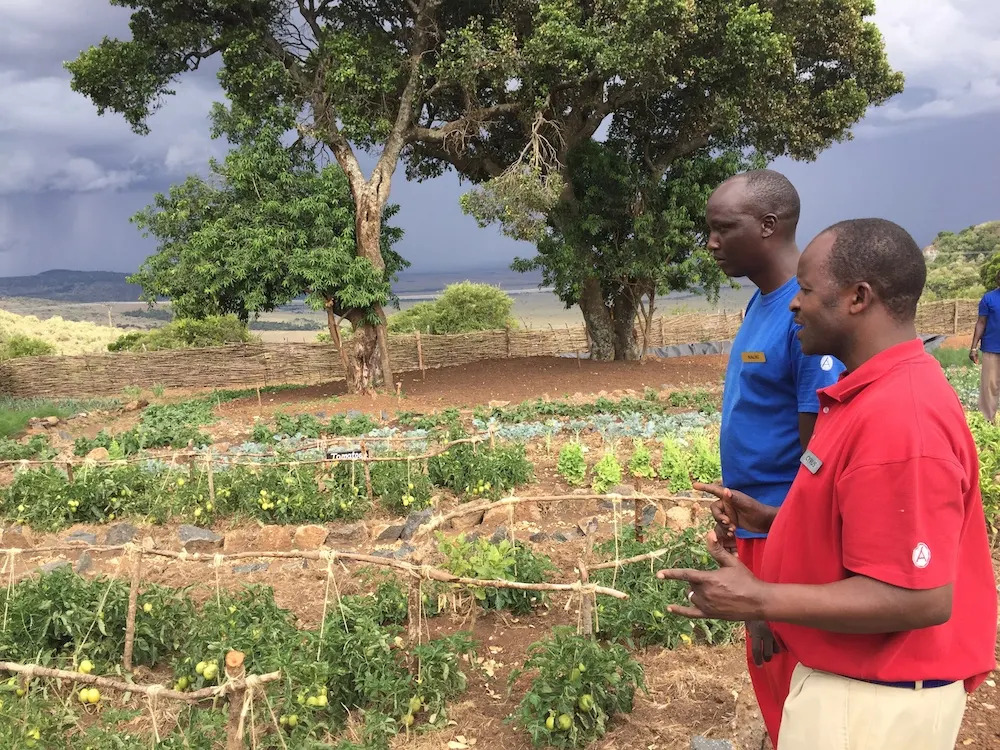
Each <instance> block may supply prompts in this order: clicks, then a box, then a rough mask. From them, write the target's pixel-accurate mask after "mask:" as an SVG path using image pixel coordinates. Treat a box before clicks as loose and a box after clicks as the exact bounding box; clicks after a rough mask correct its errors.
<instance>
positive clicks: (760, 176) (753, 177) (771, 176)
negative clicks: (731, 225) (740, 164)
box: [732, 169, 802, 227]
mask: <svg viewBox="0 0 1000 750" xmlns="http://www.w3.org/2000/svg"><path fill="white" fill-rule="evenodd" d="M732 179H733V180H734V181H739V182H742V183H743V186H744V199H745V201H746V210H748V211H752V212H753V213H754V215H755V216H757V217H761V216H765V215H766V214H774V215H775V216H777V217H778V219H779V220H780V221H781V222H783V223H784V222H787V223H788V224H790V225H791V226H792V227H795V226H796V225H797V224H798V223H799V214H800V212H801V210H802V204H801V202H800V201H799V191H798V190H796V189H795V186H794V185H792V183H791V182H790V181H789V180H788V178H787V177H785V175H783V174H781V173H780V172H775V171H774V170H772V169H755V170H752V171H750V172H743V173H741V174H738V175H736V176H735V177H733V178H732Z"/></svg>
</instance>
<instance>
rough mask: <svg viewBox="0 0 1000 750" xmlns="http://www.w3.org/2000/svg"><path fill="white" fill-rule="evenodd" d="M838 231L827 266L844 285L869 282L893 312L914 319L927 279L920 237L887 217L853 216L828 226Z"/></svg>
mask: <svg viewBox="0 0 1000 750" xmlns="http://www.w3.org/2000/svg"><path fill="white" fill-rule="evenodd" d="M826 232H832V233H833V234H834V240H833V247H832V248H831V250H830V257H829V259H828V263H827V266H828V268H829V271H830V273H831V275H832V276H833V278H834V281H836V283H837V284H839V285H840V286H850V285H851V284H857V283H859V282H862V281H866V282H868V284H869V285H870V286H871V288H872V289H873V290H875V294H877V295H878V298H879V299H880V300H881V301H882V304H884V305H885V306H886V307H887V308H888V309H889V312H890V314H891V315H892V316H893V317H894V318H896V319H897V320H900V321H904V322H905V321H910V320H912V319H913V318H914V316H915V315H916V312H917V302H918V301H919V300H920V295H921V294H923V291H924V283H925V282H926V281H927V263H926V261H925V260H924V254H923V253H922V252H921V251H920V248H919V247H918V246H917V243H916V241H915V240H914V239H913V237H912V236H910V233H909V232H907V231H906V230H905V229H903V227H901V226H899V224H896V223H894V222H891V221H888V220H887V219H850V220H848V221H841V222H838V223H837V224H834V225H833V226H831V227H829V228H827V229H826V230H824V232H823V233H824V234H825V233H826Z"/></svg>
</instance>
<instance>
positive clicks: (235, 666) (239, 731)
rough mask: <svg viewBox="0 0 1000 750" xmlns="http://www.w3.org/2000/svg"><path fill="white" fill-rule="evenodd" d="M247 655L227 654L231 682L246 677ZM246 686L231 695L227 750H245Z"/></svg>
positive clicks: (238, 653)
mask: <svg viewBox="0 0 1000 750" xmlns="http://www.w3.org/2000/svg"><path fill="white" fill-rule="evenodd" d="M244 658H245V655H244V654H243V652H242V651H230V652H229V653H228V654H226V677H228V678H229V679H230V680H242V679H243V678H244V677H246V669H245V668H244V666H243V661H244ZM246 690H247V689H246V684H243V685H242V686H241V687H237V688H235V689H233V690H232V691H231V692H230V693H229V720H228V721H227V722H226V750H243V729H244V728H243V721H242V716H243V702H244V700H245V697H246Z"/></svg>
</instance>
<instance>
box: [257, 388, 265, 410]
mask: <svg viewBox="0 0 1000 750" xmlns="http://www.w3.org/2000/svg"><path fill="white" fill-rule="evenodd" d="M257 408H258V409H262V408H264V402H263V401H261V398H260V386H259V385H258V386H257Z"/></svg>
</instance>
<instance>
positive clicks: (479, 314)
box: [389, 281, 514, 334]
mask: <svg viewBox="0 0 1000 750" xmlns="http://www.w3.org/2000/svg"><path fill="white" fill-rule="evenodd" d="M513 306H514V300H513V299H512V298H511V296H510V295H509V294H507V293H506V292H505V291H503V290H502V289H500V288H498V287H495V286H490V285H489V284H475V283H473V282H471V281H463V282H461V283H459V284H449V285H448V286H447V287H445V290H444V292H443V293H442V295H441V296H440V297H439V298H438V299H437V300H435V301H434V302H418V303H417V304H416V305H414V306H413V307H411V308H410V309H408V310H404V311H402V312H399V313H396V314H395V315H393V316H391V317H390V318H389V330H390V331H392V332H394V333H412V332H414V331H420V332H421V333H432V334H433V333H465V332H467V331H490V330H496V329H498V328H504V327H505V326H508V325H510V326H513V325H514V322H513V320H512V319H511V317H510V310H511V308H512V307H513Z"/></svg>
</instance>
